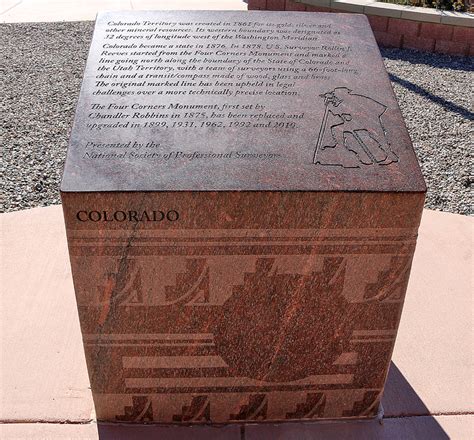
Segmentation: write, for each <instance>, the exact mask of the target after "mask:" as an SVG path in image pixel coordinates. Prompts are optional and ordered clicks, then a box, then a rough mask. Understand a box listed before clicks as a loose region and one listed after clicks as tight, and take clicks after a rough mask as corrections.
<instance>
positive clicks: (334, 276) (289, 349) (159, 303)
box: [70, 229, 416, 422]
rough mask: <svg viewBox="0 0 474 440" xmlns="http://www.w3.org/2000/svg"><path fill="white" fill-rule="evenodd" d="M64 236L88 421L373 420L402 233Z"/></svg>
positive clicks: (407, 243) (409, 238) (402, 265)
mask: <svg viewBox="0 0 474 440" xmlns="http://www.w3.org/2000/svg"><path fill="white" fill-rule="evenodd" d="M76 234H78V235H76V236H73V237H70V242H71V260H72V265H73V270H74V269H75V268H77V267H78V266H79V265H80V267H81V270H77V271H75V272H76V273H75V281H76V284H77V286H78V288H77V296H78V308H79V315H80V319H81V325H82V328H83V338H84V346H85V351H86V356H87V359H88V363H89V365H90V370H91V372H92V373H91V385H92V389H93V392H94V395H95V398H96V399H98V400H100V402H102V403H101V405H99V406H98V410H99V411H101V414H98V416H99V417H101V418H103V419H110V418H111V417H112V418H113V419H115V420H117V421H131V422H133V421H135V422H137V421H141V422H148V421H160V422H225V421H229V420H235V421H239V420H288V419H307V420H311V419H318V418H337V417H358V416H359V417H368V416H373V415H374V414H376V412H377V406H378V402H379V398H380V390H381V389H382V388H383V385H384V380H385V374H384V373H385V371H386V368H387V366H388V364H389V361H390V355H391V351H392V348H393V344H394V341H395V336H396V329H397V323H398V319H399V315H400V312H401V307H402V302H403V297H404V292H405V289H406V284H407V282H408V275H409V270H410V266H411V260H412V254H413V250H414V245H415V238H416V236H415V232H414V230H412V229H396V230H395V229H394V230H385V231H384V235H383V236H380V232H379V231H378V230H367V229H366V230H351V231H348V230H343V231H340V232H339V231H337V233H331V232H330V231H329V232H328V230H326V231H319V230H304V231H303V230H300V231H295V230H288V231H282V230H279V231H276V232H272V231H267V235H266V236H265V237H264V236H262V235H261V234H258V233H257V232H255V231H248V230H232V231H231V232H229V231H226V230H212V231H199V232H194V231H193V233H191V231H188V230H184V231H181V232H180V234H179V236H176V235H174V236H169V237H168V236H167V235H166V232H165V231H160V232H159V234H157V232H156V231H153V233H151V232H150V231H146V233H145V232H144V233H142V234H141V235H140V234H137V235H136V236H135V237H134V239H133V240H132V241H130V240H125V239H124V236H125V234H121V233H116V235H115V237H114V236H109V237H107V239H106V240H105V239H104V238H103V237H102V236H98V235H94V233H93V232H88V235H87V234H86V232H84V231H82V232H79V231H78V232H77V233H76ZM79 234H80V235H79ZM170 243H172V246H170V245H169V244H170ZM92 268H93V269H94V270H92ZM98 268H99V269H98ZM83 274H95V275H93V276H84V275H83ZM81 277H82V278H81ZM348 279H350V285H348V284H349V281H348ZM296 341H297V342H296ZM105 366H106V367H105ZM112 395H113V396H114V397H113V398H109V397H107V396H112ZM130 399H131V402H132V405H130ZM341 399H342V400H341ZM270 414H271V416H270Z"/></svg>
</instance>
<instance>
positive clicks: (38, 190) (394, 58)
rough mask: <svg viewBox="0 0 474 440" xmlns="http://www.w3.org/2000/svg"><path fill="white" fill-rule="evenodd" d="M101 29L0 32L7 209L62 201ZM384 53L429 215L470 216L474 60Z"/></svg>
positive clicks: (52, 26) (44, 26)
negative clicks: (76, 120)
mask: <svg viewBox="0 0 474 440" xmlns="http://www.w3.org/2000/svg"><path fill="white" fill-rule="evenodd" d="M92 29H93V23H92V22H76V23H41V24H38V23H36V24H13V25H10V24H8V25H1V27H0V34H1V35H0V36H1V41H2V46H1V53H0V63H1V65H0V71H1V73H2V78H3V81H2V83H1V88H0V93H1V96H2V99H1V101H0V105H1V107H0V110H1V113H0V114H1V115H2V129H1V131H0V135H1V139H0V143H1V145H2V147H3V148H2V149H3V160H2V164H1V169H0V170H1V174H2V177H3V182H2V183H3V184H2V187H3V189H4V192H5V194H4V197H3V199H4V200H3V207H2V211H15V210H19V209H25V208H32V207H36V206H47V205H51V204H57V203H60V199H59V193H58V188H59V183H60V178H61V173H62V167H63V162H64V158H65V154H66V147H67V141H68V136H69V130H70V127H71V124H72V119H73V115H74V108H75V104H76V100H77V96H78V92H79V88H80V83H81V78H82V72H83V69H84V64H85V60H86V57H87V51H88V47H89V42H90V38H91V36H92ZM382 55H383V57H384V61H385V64H386V66H387V70H388V72H389V74H390V77H391V79H392V83H393V86H394V89H395V93H396V95H397V98H398V101H399V103H400V107H401V109H402V113H403V116H404V117H405V120H406V123H407V126H408V130H409V132H410V135H411V137H412V140H413V143H414V146H415V149H416V152H417V154H418V158H419V160H420V164H421V167H422V169H423V174H424V176H425V179H426V182H427V184H428V196H427V200H426V207H427V208H431V209H437V210H442V211H448V212H454V213H459V214H469V213H470V209H471V201H470V192H469V190H470V185H471V183H472V181H473V178H472V175H470V174H469V173H470V151H469V150H470V149H472V120H473V113H472V89H470V87H472V83H473V81H474V75H473V72H474V59H473V58H461V57H450V56H444V55H435V54H425V53H420V52H415V51H409V50H398V49H384V50H383V51H382ZM470 129H471V137H470V136H469V130H470Z"/></svg>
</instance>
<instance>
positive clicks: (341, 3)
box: [293, 0, 474, 27]
mask: <svg viewBox="0 0 474 440" xmlns="http://www.w3.org/2000/svg"><path fill="white" fill-rule="evenodd" d="M293 1H294V2H296V3H304V4H306V5H310V6H317V7H323V8H324V7H326V8H328V7H329V8H331V9H336V10H337V9H340V10H343V11H350V12H359V13H360V12H363V13H364V14H368V15H379V16H383V17H392V18H403V19H406V20H412V21H424V22H428V23H442V24H449V25H451V26H464V27H474V13H471V12H451V11H440V10H437V9H432V8H419V7H416V6H403V5H396V4H393V3H382V2H377V1H374V0H293Z"/></svg>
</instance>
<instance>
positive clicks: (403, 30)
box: [248, 0, 474, 56]
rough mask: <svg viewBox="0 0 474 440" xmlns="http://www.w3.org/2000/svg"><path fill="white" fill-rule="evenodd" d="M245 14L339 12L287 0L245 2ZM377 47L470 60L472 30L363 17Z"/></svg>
mask: <svg viewBox="0 0 474 440" xmlns="http://www.w3.org/2000/svg"><path fill="white" fill-rule="evenodd" d="M248 9H249V10H259V9H260V10H269V11H307V12H339V13H342V12H344V11H340V10H337V9H330V8H319V7H315V6H309V5H305V4H303V3H296V2H294V1H291V0H248ZM367 18H368V19H369V22H370V25H371V26H372V30H373V31H374V35H375V39H376V40H377V43H378V44H379V46H383V47H399V48H408V49H416V50H421V51H424V52H438V53H446V54H449V55H466V56H474V28H468V27H461V26H451V25H446V24H436V23H426V22H418V21H413V20H403V19H400V18H389V17H380V16H377V15H367Z"/></svg>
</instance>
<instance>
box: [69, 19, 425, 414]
mask: <svg viewBox="0 0 474 440" xmlns="http://www.w3.org/2000/svg"><path fill="white" fill-rule="evenodd" d="M170 23H180V24H179V25H178V24H176V25H174V26H172V25H171V24H170ZM198 23H199V24H198ZM203 23H206V25H204V24H203ZM224 23H229V24H227V25H225V24H224ZM121 26H125V27H130V28H132V29H134V31H133V32H130V34H132V35H134V37H133V38H132V39H131V41H120V40H121V38H123V35H126V34H127V33H126V32H124V31H122V30H121V29H119V30H118V31H115V30H113V29H118V28H120V27H121ZM203 26H206V27H207V28H208V30H207V31H206V30H204V31H200V30H198V29H203ZM222 26H228V28H227V30H226V33H227V34H228V37H229V39H226V38H223V37H222V35H225V34H226V33H225V32H222ZM156 27H159V29H160V31H159V32H157V31H156V30H155V28H156ZM231 29H233V30H231ZM248 29H255V30H257V29H258V32H256V31H253V32H254V34H253V36H252V38H253V39H250V38H249V31H248ZM276 29H279V30H280V31H279V32H276ZM218 31H219V32H218ZM308 31H311V32H308ZM250 33H251V32H250ZM183 34H185V36H183ZM147 35H154V37H151V38H147V37H146V36H147ZM206 35H218V37H217V38H214V39H213V40H211V42H207V41H206V39H207V38H206ZM119 36H120V37H119ZM170 36H171V37H170ZM302 36H306V38H302ZM258 37H260V38H262V37H266V38H268V37H275V38H272V39H269V40H267V42H265V43H263V44H262V41H260V40H259V39H258ZM183 40H184V42H183ZM264 41H265V40H264ZM151 43H152V44H155V45H156V46H155V48H154V49H152V48H150V47H148V46H147V47H144V48H143V52H142V53H141V55H137V54H138V53H139V50H140V47H141V46H140V44H142V45H146V44H151ZM181 46H184V47H181ZM201 46H202V47H201ZM176 49H179V51H178V50H176ZM114 50H115V51H117V52H113V51H114ZM154 50H158V51H161V52H158V53H155V52H153V53H152V55H147V53H148V51H154ZM132 51H133V52H132ZM132 53H133V54H132ZM328 54H331V59H332V61H331V59H329V62H328V58H329V57H328V56H327V55H328ZM157 57H158V59H160V62H159V63H157V64H154V63H153V62H152V60H156V59H157ZM109 59H111V60H112V62H111V63H109V62H108V61H107V60H109ZM134 60H136V61H134ZM294 60H296V61H294ZM297 60H300V61H299V62H298V61H297ZM308 60H309V62H308ZM339 61H341V63H339ZM223 64H224V66H225V68H224V70H222V69H220V68H219V67H220V66H222V65H223ZM108 65H110V67H109V68H110V69H111V70H107V69H105V68H102V67H104V66H105V67H107V66H108ZM234 65H235V68H232V66H234ZM111 66H120V69H119V68H113V67H111ZM139 66H142V67H156V68H155V69H144V68H142V67H139ZM340 66H343V67H340ZM169 67H172V69H170V70H168V71H167V72H168V73H167V72H164V73H163V69H164V68H169ZM178 67H180V68H179V69H178ZM229 67H230V69H231V70H229ZM271 67H274V70H272V69H271ZM99 68H100V69H99ZM317 69H319V70H317ZM326 69H330V70H329V73H330V74H328V75H323V73H324V72H325V71H326ZM157 72H158V73H157ZM169 72H171V73H172V74H174V76H171V77H170V76H166V75H169V74H170V73H169ZM206 72H208V74H209V75H208V76H207V77H205V76H203V75H205V74H206ZM234 72H235V73H234ZM269 72H270V74H269ZM318 72H319V73H318ZM106 75H110V81H107V82H108V86H107V88H105V86H102V85H101V84H102V82H103V81H105V80H106V79H108V77H106ZM157 75H165V77H164V78H161V82H160V83H159V84H158V82H157V81H158V79H157ZM195 75H200V76H199V77H198V78H194V79H193V76H195ZM212 75H216V76H212ZM234 75H235V76H234ZM256 75H259V76H256ZM211 78H212V79H211ZM216 78H217V79H216ZM369 79H370V80H369ZM101 81H102V82H101ZM222 83H223V84H222ZM207 84H208V85H207ZM245 84H246V85H245ZM349 86H350V88H349ZM101 90H104V93H99V92H100V91H101ZM106 90H108V92H106ZM202 91H205V92H206V93H204V92H202ZM242 91H245V92H246V93H244V94H238V93H237V92H242ZM266 91H267V92H268V91H270V92H272V93H266ZM112 92H113V93H112ZM125 92H126V94H125ZM138 92H140V93H138ZM147 92H149V93H150V94H151V96H150V95H147ZM247 92H248V93H247ZM277 92H278V93H279V94H277ZM283 92H286V93H283ZM114 93H117V94H118V96H119V97H118V98H117V95H116V94H114ZM129 106H130V107H129ZM169 109H172V111H169ZM127 115H128V116H127ZM237 115H241V116H237ZM128 121H131V123H130V124H127V122H128ZM185 122H187V124H184V123H185ZM191 122H192V124H191ZM120 123H122V124H125V125H117V124H120ZM151 123H153V124H152V125H148V124H151ZM94 124H96V125H97V124H102V125H101V126H100V128H99V127H97V126H94ZM61 190H62V191H61V196H62V200H63V209H64V218H65V223H66V231H67V238H68V244H69V253H70V259H71V267H72V273H73V279H74V287H75V292H76V299H77V306H78V312H79V318H80V322H81V330H82V333H83V340H84V348H85V354H86V359H87V366H88V371H89V376H90V381H91V388H92V393H93V397H94V402H95V407H96V414H97V418H98V419H99V420H104V421H110V422H135V423H146V422H163V423H226V422H230V421H232V422H242V421H263V420H265V421H283V420H309V419H333V418H369V417H374V416H375V415H376V414H377V411H378V406H379V402H380V396H381V393H382V391H383V387H384V382H385V378H386V376H387V371H388V367H389V364H390V357H391V353H392V349H393V346H394V342H395V337H396V333H397V328H398V323H399V319H400V315H401V311H402V305H403V301H404V297H405V292H406V287H407V283H408V277H409V273H410V267H411V262H412V258H413V253H414V250H415V243H416V236H417V229H418V226H419V222H420V217H421V212H422V208H423V202H424V193H425V191H426V188H425V184H424V181H423V178H422V175H421V172H420V169H419V166H418V163H417V161H416V156H415V154H414V151H413V148H412V145H411V142H410V138H409V136H408V133H407V130H406V127H405V125H404V123H403V119H402V116H401V113H400V110H399V108H398V105H397V102H396V99H395V97H394V94H393V91H392V88H391V85H390V81H389V79H388V77H387V74H386V72H385V69H384V66H383V62H382V59H381V57H380V53H379V51H378V48H377V46H376V44H375V42H374V40H373V37H372V31H371V29H370V27H369V25H368V22H367V20H366V18H365V17H363V16H360V15H353V14H346V15H344V16H341V15H338V14H299V13H291V12H285V13H282V14H276V13H271V12H269V13H261V12H256V13H240V12H194V11H193V12H191V11H186V12H166V11H160V12H138V11H137V12H123V13H105V14H100V15H99V16H98V19H97V23H96V30H95V33H94V38H93V41H92V46H91V51H90V54H89V59H88V63H87V67H86V71H85V74H84V81H83V85H82V89H81V95H80V97H79V101H78V106H77V112H76V118H75V122H74V127H73V130H72V134H71V140H70V146H69V149H68V155H67V160H66V165H65V172H64V178H63V183H62V188H61Z"/></svg>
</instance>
